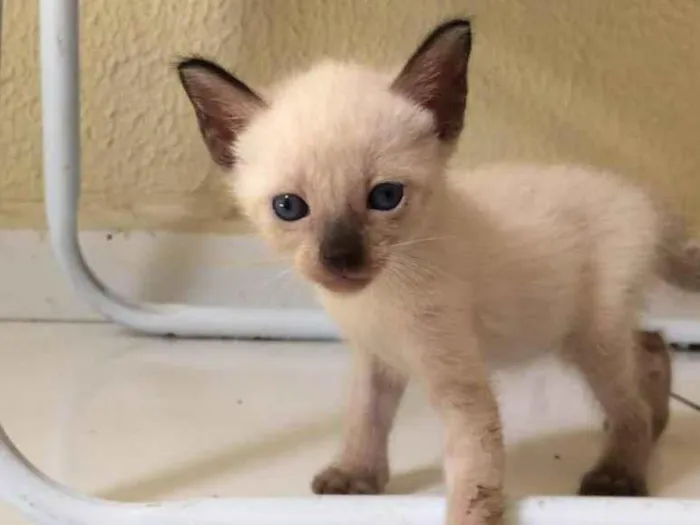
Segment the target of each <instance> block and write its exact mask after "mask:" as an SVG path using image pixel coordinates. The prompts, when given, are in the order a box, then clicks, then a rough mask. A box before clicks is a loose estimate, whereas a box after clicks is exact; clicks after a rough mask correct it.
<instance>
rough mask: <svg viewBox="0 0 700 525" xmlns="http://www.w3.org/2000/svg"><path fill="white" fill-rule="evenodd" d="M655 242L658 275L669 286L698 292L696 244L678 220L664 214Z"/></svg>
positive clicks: (698, 250) (699, 268)
mask: <svg viewBox="0 0 700 525" xmlns="http://www.w3.org/2000/svg"><path fill="white" fill-rule="evenodd" d="M665 218H666V220H665V221H664V222H665V223H664V226H663V230H662V234H661V239H660V242H659V247H658V248H659V251H658V253H659V259H658V274H659V276H660V277H661V278H662V279H663V280H664V281H666V282H667V283H669V284H672V285H673V286H676V287H678V288H682V289H683V290H688V291H692V292H700V240H699V239H695V238H693V237H692V236H691V235H690V234H689V233H688V229H687V226H686V224H685V223H684V222H683V221H682V220H681V219H679V218H678V217H675V216H672V215H670V214H665Z"/></svg>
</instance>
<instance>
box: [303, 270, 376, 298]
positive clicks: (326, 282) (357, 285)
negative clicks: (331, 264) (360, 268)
mask: <svg viewBox="0 0 700 525" xmlns="http://www.w3.org/2000/svg"><path fill="white" fill-rule="evenodd" d="M373 278H374V273H373V272H362V273H336V272H333V273H330V272H319V273H318V274H316V275H314V276H312V279H313V280H314V281H315V282H316V283H317V284H318V285H320V286H322V287H323V288H325V289H326V290H328V291H331V292H334V293H345V294H349V293H355V292H359V291H361V290H363V289H364V288H366V287H367V286H368V285H369V284H370V283H371V282H372V279H373Z"/></svg>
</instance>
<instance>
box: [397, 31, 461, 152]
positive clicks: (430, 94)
mask: <svg viewBox="0 0 700 525" xmlns="http://www.w3.org/2000/svg"><path fill="white" fill-rule="evenodd" d="M471 48H472V33H471V23H470V22H469V20H452V21H450V22H446V23H444V24H442V25H440V26H438V27H437V28H436V29H435V30H433V32H432V33H430V35H428V37H427V38H426V39H425V40H424V41H423V43H422V44H421V45H420V47H419V48H418V49H417V50H416V52H415V53H414V54H413V56H412V57H411V58H410V59H409V60H408V62H407V63H406V65H405V66H404V68H403V70H402V71H401V73H399V75H398V77H397V78H396V79H395V80H394V82H393V84H392V88H393V89H394V90H395V91H397V92H399V93H401V94H402V95H404V96H406V97H408V98H409V99H410V100H412V101H413V102H415V103H416V104H418V105H419V106H421V107H423V108H425V109H427V110H428V111H430V112H431V113H432V114H433V117H434V118H435V126H436V132H437V136H438V138H439V139H440V140H442V141H445V142H451V141H454V140H455V139H457V137H459V134H460V133H461V131H462V128H463V127H464V112H465V110H466V103H467V68H468V65H469V55H470V53H471Z"/></svg>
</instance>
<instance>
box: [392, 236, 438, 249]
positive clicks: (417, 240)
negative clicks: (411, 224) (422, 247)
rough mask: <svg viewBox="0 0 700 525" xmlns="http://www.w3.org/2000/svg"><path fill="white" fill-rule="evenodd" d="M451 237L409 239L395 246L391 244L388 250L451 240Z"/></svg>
mask: <svg viewBox="0 0 700 525" xmlns="http://www.w3.org/2000/svg"><path fill="white" fill-rule="evenodd" d="M451 238H452V237H425V238H423V239H411V240H408V241H403V242H398V243H396V244H391V245H390V246H389V248H398V247H400V246H410V245H412V244H420V243H422V242H431V241H444V240H448V239H451Z"/></svg>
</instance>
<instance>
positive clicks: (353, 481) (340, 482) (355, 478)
mask: <svg viewBox="0 0 700 525" xmlns="http://www.w3.org/2000/svg"><path fill="white" fill-rule="evenodd" d="M385 478H386V476H380V475H379V474H377V473H376V472H372V471H370V470H364V469H348V470H346V469H343V468H341V467H333V466H331V467H328V468H327V469H325V470H322V471H321V472H319V473H318V474H317V475H316V477H314V479H313V481H312V483H311V489H312V490H313V491H314V494H379V493H381V492H382V491H383V490H384V485H385V484H386V480H385Z"/></svg>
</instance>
